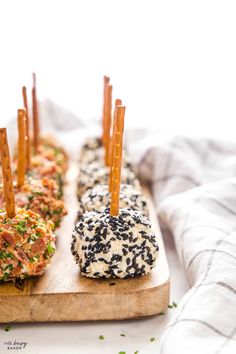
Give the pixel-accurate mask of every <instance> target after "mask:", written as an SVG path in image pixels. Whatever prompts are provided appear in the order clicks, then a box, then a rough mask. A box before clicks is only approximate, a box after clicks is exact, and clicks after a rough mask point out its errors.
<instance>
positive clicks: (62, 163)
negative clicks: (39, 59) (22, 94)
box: [32, 73, 68, 173]
mask: <svg viewBox="0 0 236 354" xmlns="http://www.w3.org/2000/svg"><path fill="white" fill-rule="evenodd" d="M32 111H33V112H32V114H33V146H34V153H35V155H39V156H40V157H42V158H43V159H46V160H49V161H53V162H55V164H56V165H57V166H58V167H60V168H61V170H62V173H65V172H66V170H67V168H68V156H67V154H66V152H65V150H64V149H63V148H62V147H61V146H60V145H59V144H58V142H57V141H56V139H54V138H53V137H51V136H41V134H40V124H39V111H38V101H37V91H36V75H35V73H33V88H32Z"/></svg>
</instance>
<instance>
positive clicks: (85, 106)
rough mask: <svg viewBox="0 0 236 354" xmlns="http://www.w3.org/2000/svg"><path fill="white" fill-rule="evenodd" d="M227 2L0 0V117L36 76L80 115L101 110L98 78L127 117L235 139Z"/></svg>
mask: <svg viewBox="0 0 236 354" xmlns="http://www.w3.org/2000/svg"><path fill="white" fill-rule="evenodd" d="M235 18H236V3H235V1H218V0H213V1H209V0H203V1H202V0H198V1H191V0H186V1H183V0H182V1H168V0H165V1H150V0H143V1H139V0H118V1H114V0H107V1H104V0H99V1H98V0H94V1H91V0H84V1H79V0H77V1H76V0H75V1H73V0H66V1H60V0H56V1H53V0H50V1H47V0H46V1H44V0H41V1H32V0H31V1H30V0H29V1H25V0H21V1H11V0H8V1H3V0H2V1H0V54H1V55H0V102H1V104H0V122H1V125H3V124H4V122H5V121H6V120H7V119H9V117H12V116H13V115H14V114H15V112H16V109H17V108H18V107H19V106H20V105H22V103H21V86H22V84H27V85H28V87H29V88H30V84H31V73H32V71H36V73H37V76H38V92H39V96H40V98H41V99H43V98H46V97H49V98H51V99H53V100H54V101H55V102H57V103H59V104H61V105H62V106H64V107H67V108H69V109H71V110H72V111H74V112H75V113H77V114H78V115H79V116H80V117H83V118H85V119H87V118H91V117H95V118H98V117H99V116H100V112H101V98H102V77H103V75H104V74H107V75H110V77H111V80H112V83H113V86H114V97H120V98H122V99H123V100H124V101H125V103H126V104H127V124H128V125H134V124H135V125H149V126H153V125H155V126H156V127H157V128H158V129H160V128H161V129H162V128H164V129H166V128H168V129H169V128H170V127H171V128H173V129H174V130H176V131H178V132H181V133H182V132H185V131H190V132H194V133H196V134H200V135H202V134H204V135H205V134H208V133H209V132H210V133H212V132H213V133H216V134H217V135H220V136H222V137H223V136H225V135H228V136H230V137H232V138H233V137H234V135H235V134H234V129H233V128H234V126H235V125H234V122H235V119H236V104H235V97H236V46H235V42H236V21H235Z"/></svg>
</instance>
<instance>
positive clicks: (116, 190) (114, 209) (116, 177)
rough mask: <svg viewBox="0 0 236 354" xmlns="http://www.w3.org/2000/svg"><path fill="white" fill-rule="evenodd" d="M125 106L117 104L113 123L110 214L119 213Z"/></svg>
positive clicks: (115, 214)
mask: <svg viewBox="0 0 236 354" xmlns="http://www.w3.org/2000/svg"><path fill="white" fill-rule="evenodd" d="M124 117H125V107H124V106H117V119H116V124H115V134H114V146H113V165H112V169H113V172H112V184H111V206H110V215H112V216H117V215H118V214H119V196H120V183H121V166H122V150H123V132H124Z"/></svg>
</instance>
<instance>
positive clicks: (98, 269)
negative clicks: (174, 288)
mask: <svg viewBox="0 0 236 354" xmlns="http://www.w3.org/2000/svg"><path fill="white" fill-rule="evenodd" d="M158 251H159V247H158V244H157V241H156V236H155V234H154V232H153V231H152V228H151V224H150V222H149V220H148V219H147V218H146V217H145V216H144V215H143V214H142V213H141V212H140V211H137V210H131V209H120V211H119V215H118V216H111V215H110V211H109V209H106V210H103V211H101V212H95V211H91V212H86V213H85V214H83V215H82V216H81V218H80V220H79V221H78V223H77V224H76V226H75V227H74V230H73V233H72V244H71V252H72V255H73V256H74V258H75V261H76V263H77V264H78V265H79V269H80V272H81V274H82V275H85V276H86V277H90V278H116V277H117V278H131V277H135V276H138V275H145V274H149V273H150V271H151V269H152V268H153V267H154V265H155V262H156V259H157V256H158Z"/></svg>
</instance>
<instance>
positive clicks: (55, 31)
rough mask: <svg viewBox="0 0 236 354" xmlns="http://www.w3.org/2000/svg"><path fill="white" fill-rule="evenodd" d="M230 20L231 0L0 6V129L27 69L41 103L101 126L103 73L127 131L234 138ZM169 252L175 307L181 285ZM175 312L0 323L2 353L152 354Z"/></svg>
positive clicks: (235, 63)
mask: <svg viewBox="0 0 236 354" xmlns="http://www.w3.org/2000/svg"><path fill="white" fill-rule="evenodd" d="M235 19H236V2H235V1H227V0H224V1H223V0H222V1H218V0H214V1H209V0H204V1H202V0H198V1H192V0H186V1H183V0H182V1H168V0H165V1H150V0H143V1H138V0H118V1H114V0H107V1H104V0H94V1H91V0H84V1H79V0H77V1H72V0H66V1H60V0H57V1H53V0H47V1H43V0H40V1H32V0H31V1H24V0H21V1H19V0H18V1H11V0H8V1H3V0H0V126H4V125H5V123H6V122H7V121H8V120H9V119H10V118H12V117H13V116H14V115H15V114H16V110H17V108H19V106H22V98H21V86H22V85H24V84H26V85H27V86H28V88H30V85H31V73H32V71H35V72H36V73H37V77H38V93H39V98H40V99H41V100H43V99H45V98H50V99H52V100H53V101H55V102H56V103H58V104H60V105H61V106H63V107H65V108H68V109H70V110H71V111H73V112H75V113H76V114H77V115H79V116H80V117H83V118H84V119H85V120H88V119H90V118H96V119H99V118H100V115H101V104H102V102H101V100H102V80H103V75H104V74H107V75H109V76H110V77H111V81H112V83H113V86H114V97H119V98H122V99H123V100H124V102H125V103H126V105H127V125H128V126H137V125H139V126H142V125H144V126H146V127H147V126H149V127H151V128H153V129H158V130H160V129H161V130H170V129H171V130H174V131H176V132H178V133H185V132H188V133H190V134H192V135H207V134H211V135H212V134H213V135H217V136H219V137H221V138H222V139H223V138H226V137H227V138H229V137H230V138H232V139H235V135H236V134H235V131H236V129H235V120H236V100H235V98H236V20H235ZM167 249H168V257H169V261H170V266H171V275H172V286H173V287H172V293H171V300H175V301H177V302H178V301H179V300H180V298H181V296H182V295H183V294H184V292H185V291H186V289H187V287H186V282H185V279H184V276H183V275H182V274H181V268H180V266H179V265H178V262H177V258H176V256H175V255H174V253H173V245H167ZM171 311H174V310H170V311H169V313H168V314H167V315H166V316H162V317H154V318H151V319H146V320H142V321H128V322H118V323H115V322H113V323H97V324H91V323H86V324H66V325H65V324H61V325H56V324H52V325H13V328H12V330H11V331H10V332H4V331H3V326H1V329H0V345H1V347H0V348H1V353H4V349H3V346H4V344H3V343H4V341H5V340H8V339H11V340H14V339H16V340H19V341H26V342H28V346H27V348H26V350H24V351H22V352H25V353H30V354H48V353H50V354H51V353H57V354H64V353H73V354H74V353H78V354H88V353H89V354H94V353H98V354H105V353H109V354H112V353H114V354H116V353H117V354H118V353H119V351H120V350H125V351H126V353H127V354H131V353H133V352H134V351H135V350H137V349H138V350H139V353H140V354H143V353H145V354H146V353H155V354H156V353H157V352H158V345H159V344H158V342H159V340H160V337H161V333H162V331H163V328H164V327H165V325H166V324H167V323H168V320H169V318H170V317H171ZM120 333H126V334H127V337H125V338H122V337H120ZM100 334H103V335H104V336H105V337H106V340H105V341H104V342H101V341H99V340H98V336H99V335H100ZM152 336H155V337H156V339H157V341H155V342H153V343H150V342H149V338H150V337H152ZM8 352H9V351H6V353H8ZM177 354H178V353H177Z"/></svg>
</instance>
